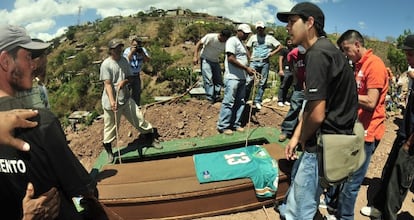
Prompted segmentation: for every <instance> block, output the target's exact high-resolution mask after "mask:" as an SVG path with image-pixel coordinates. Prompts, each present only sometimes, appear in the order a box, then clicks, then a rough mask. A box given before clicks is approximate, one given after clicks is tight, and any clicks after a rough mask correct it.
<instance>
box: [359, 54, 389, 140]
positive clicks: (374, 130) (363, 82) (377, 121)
mask: <svg viewBox="0 0 414 220" xmlns="http://www.w3.org/2000/svg"><path fill="white" fill-rule="evenodd" d="M355 80H356V83H357V90H358V95H367V94H368V89H379V91H380V96H379V100H378V103H377V106H375V109H374V110H373V111H367V110H364V109H363V108H361V107H359V108H358V118H359V121H360V122H362V124H363V125H364V129H365V141H367V142H373V141H375V140H381V138H382V136H383V135H384V132H385V124H384V121H385V119H386V114H385V96H386V94H387V91H388V72H387V68H386V67H385V64H384V62H383V61H382V60H381V58H379V57H378V56H376V55H374V54H373V53H372V50H371V49H370V50H368V51H367V52H366V53H365V54H364V56H363V57H362V58H361V59H360V60H359V61H358V62H357V63H356V64H355Z"/></svg>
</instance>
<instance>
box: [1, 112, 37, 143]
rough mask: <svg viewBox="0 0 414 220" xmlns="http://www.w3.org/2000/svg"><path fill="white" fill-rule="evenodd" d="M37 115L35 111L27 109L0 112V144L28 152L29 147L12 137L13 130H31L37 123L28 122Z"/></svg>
mask: <svg viewBox="0 0 414 220" xmlns="http://www.w3.org/2000/svg"><path fill="white" fill-rule="evenodd" d="M36 115H37V111H34V110H29V109H14V110H10V111H3V112H0V121H1V125H0V144H5V145H10V146H12V147H15V148H16V149H18V150H22V151H28V150H29V149H30V145H29V144H28V143H26V142H24V141H23V140H21V139H18V138H15V137H13V133H14V129H15V128H33V127H36V126H37V122H33V121H29V120H27V119H28V118H32V117H34V116H36Z"/></svg>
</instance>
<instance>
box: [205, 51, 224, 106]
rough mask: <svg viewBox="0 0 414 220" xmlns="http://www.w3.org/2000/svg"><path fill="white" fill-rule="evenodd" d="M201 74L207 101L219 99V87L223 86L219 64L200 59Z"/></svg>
mask: <svg viewBox="0 0 414 220" xmlns="http://www.w3.org/2000/svg"><path fill="white" fill-rule="evenodd" d="M201 74H202V75H203V84H204V90H205V91H206V98H207V100H209V101H215V100H217V99H219V98H220V91H221V86H222V85H223V78H222V75H221V67H220V64H219V63H217V62H211V61H208V60H206V59H201Z"/></svg>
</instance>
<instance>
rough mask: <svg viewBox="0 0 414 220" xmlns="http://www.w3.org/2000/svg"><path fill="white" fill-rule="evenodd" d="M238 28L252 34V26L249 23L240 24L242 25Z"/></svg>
mask: <svg viewBox="0 0 414 220" xmlns="http://www.w3.org/2000/svg"><path fill="white" fill-rule="evenodd" d="M237 30H238V31H243V33H245V34H250V33H252V29H251V28H250V25H248V24H240V25H239V26H238V27H237Z"/></svg>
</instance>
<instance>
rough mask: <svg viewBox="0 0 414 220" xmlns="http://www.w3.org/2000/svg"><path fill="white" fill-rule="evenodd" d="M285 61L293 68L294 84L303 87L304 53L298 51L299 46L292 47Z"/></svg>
mask: <svg viewBox="0 0 414 220" xmlns="http://www.w3.org/2000/svg"><path fill="white" fill-rule="evenodd" d="M287 61H288V62H289V63H292V64H293V66H294V67H295V68H293V69H294V71H295V77H296V85H297V86H299V87H300V88H301V89H303V85H304V83H305V70H306V68H305V54H303V53H300V52H299V48H298V47H296V48H294V49H292V50H291V51H290V52H289V53H288V55H287Z"/></svg>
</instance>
